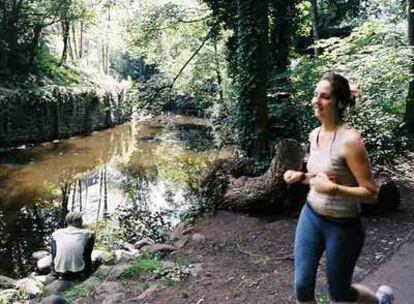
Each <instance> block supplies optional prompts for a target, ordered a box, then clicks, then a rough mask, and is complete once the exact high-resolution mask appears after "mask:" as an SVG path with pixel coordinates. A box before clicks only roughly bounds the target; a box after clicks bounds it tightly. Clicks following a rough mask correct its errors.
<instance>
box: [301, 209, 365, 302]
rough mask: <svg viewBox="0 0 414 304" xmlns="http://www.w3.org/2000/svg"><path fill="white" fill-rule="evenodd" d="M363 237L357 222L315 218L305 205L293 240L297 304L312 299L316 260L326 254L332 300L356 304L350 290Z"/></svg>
mask: <svg viewBox="0 0 414 304" xmlns="http://www.w3.org/2000/svg"><path fill="white" fill-rule="evenodd" d="M364 238H365V233H364V229H363V227H362V225H361V221H360V218H359V217H357V218H347V219H332V218H327V217H324V216H322V215H319V214H317V213H316V212H315V211H314V210H313V209H312V207H311V206H309V205H308V204H307V203H306V204H305V205H304V207H303V209H302V212H301V214H300V217H299V222H298V225H297V228H296V237H295V253H294V254H295V295H296V298H297V300H298V301H300V302H305V301H312V300H314V298H315V295H314V291H315V280H316V272H317V269H318V265H319V260H320V258H321V256H322V253H323V252H324V251H326V261H327V265H326V266H327V277H328V285H329V294H330V297H331V300H333V301H337V302H341V301H342V302H355V301H356V299H357V297H358V292H357V291H356V289H355V288H353V287H352V286H351V281H352V273H353V271H354V267H355V263H356V261H357V259H358V256H359V254H360V253H361V249H362V245H363V243H364Z"/></svg>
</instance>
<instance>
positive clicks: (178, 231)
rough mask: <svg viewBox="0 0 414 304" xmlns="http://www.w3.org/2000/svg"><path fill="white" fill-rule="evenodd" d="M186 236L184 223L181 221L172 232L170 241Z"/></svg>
mask: <svg viewBox="0 0 414 304" xmlns="http://www.w3.org/2000/svg"><path fill="white" fill-rule="evenodd" d="M183 236H184V223H180V224H178V225H177V227H175V229H174V230H173V231H172V232H171V233H170V241H171V242H174V241H177V240H179V239H180V238H182V237H183Z"/></svg>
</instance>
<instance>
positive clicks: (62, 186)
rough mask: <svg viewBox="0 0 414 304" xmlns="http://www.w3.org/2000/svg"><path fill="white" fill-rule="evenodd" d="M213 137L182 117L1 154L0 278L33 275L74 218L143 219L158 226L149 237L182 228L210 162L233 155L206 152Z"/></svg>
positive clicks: (203, 127)
mask: <svg viewBox="0 0 414 304" xmlns="http://www.w3.org/2000/svg"><path fill="white" fill-rule="evenodd" d="M203 123H204V125H203ZM191 125H194V127H193V128H192V127H191ZM183 126H184V127H183ZM194 130H196V131H194ZM197 130H198V131H197ZM183 133H186V135H183ZM190 133H191V136H189V135H188V134H190ZM207 133H208V131H206V122H205V121H202V120H195V121H191V120H187V119H186V118H183V117H178V118H177V117H175V118H173V119H170V120H169V121H167V122H165V121H155V120H152V121H146V122H142V123H139V124H127V125H123V126H119V127H116V128H113V129H109V130H105V131H103V132H97V133H94V134H92V135H91V136H88V137H79V138H73V139H69V140H66V141H61V142H55V143H45V144H42V145H39V146H36V147H34V148H32V149H24V150H23V149H22V150H13V151H8V152H1V153H0V238H1V240H2V241H1V247H0V260H1V262H0V273H1V274H5V275H10V276H18V275H22V274H26V273H27V272H28V271H30V270H31V269H32V267H33V266H32V265H31V262H32V261H31V260H30V256H31V254H32V252H34V251H36V250H39V249H42V248H44V247H45V246H46V244H47V242H48V237H49V236H50V234H51V232H52V231H53V230H54V229H56V227H57V226H59V225H62V219H63V218H64V216H65V214H66V213H67V212H68V210H81V211H82V212H84V214H85V217H86V222H89V223H91V222H96V221H102V220H103V221H104V222H106V219H109V221H108V223H109V222H111V220H113V218H114V217H112V216H110V215H112V214H113V213H114V211H115V210H116V209H117V208H119V206H122V210H123V211H125V210H127V213H125V212H124V213H123V215H124V216H125V217H126V218H133V217H134V216H135V217H137V213H138V212H139V213H140V214H145V215H146V218H148V219H152V220H149V221H148V222H147V223H144V224H142V223H141V226H142V227H143V229H142V231H141V232H142V233H143V234H146V233H150V232H148V231H153V232H154V231H156V230H157V229H159V228H160V226H165V227H168V226H170V225H173V224H174V223H176V222H177V219H178V214H179V213H180V212H181V211H182V210H184V209H185V208H187V207H188V204H189V201H188V193H189V191H191V189H192V188H195V187H196V183H197V181H196V176H197V174H198V172H199V171H200V170H201V169H202V168H203V167H204V166H205V165H206V162H207V161H208V160H209V159H212V158H216V157H228V156H229V155H230V154H231V151H220V152H219V153H217V152H215V151H200V147H201V146H204V147H206V146H207V144H206V143H208V140H209V139H208V138H207V139H206V136H205V134H207ZM191 138H193V140H192V141H191ZM197 138H198V139H202V140H203V143H202V145H197ZM189 142H191V143H192V144H193V147H198V148H197V149H189V148H188V147H189V144H188V143H189ZM209 144H210V145H211V142H210V143H209ZM195 150H197V151H195ZM122 210H121V211H122ZM119 214H121V213H119ZM160 216H161V220H160ZM151 221H152V222H151ZM144 226H145V227H144ZM121 228H122V227H121ZM134 229H135V230H137V229H136V228H134ZM151 229H152V230H151ZM157 231H158V230H157ZM135 232H136V231H135ZM132 237H133V236H132Z"/></svg>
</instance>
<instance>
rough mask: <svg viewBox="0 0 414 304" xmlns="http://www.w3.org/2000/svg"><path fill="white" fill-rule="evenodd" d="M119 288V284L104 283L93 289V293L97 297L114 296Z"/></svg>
mask: <svg viewBox="0 0 414 304" xmlns="http://www.w3.org/2000/svg"><path fill="white" fill-rule="evenodd" d="M120 286H121V283H120V282H104V283H102V284H101V285H99V286H98V287H97V288H96V289H95V292H96V294H97V295H103V294H105V295H107V294H114V293H117V292H119V290H120Z"/></svg>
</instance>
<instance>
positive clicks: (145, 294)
mask: <svg viewBox="0 0 414 304" xmlns="http://www.w3.org/2000/svg"><path fill="white" fill-rule="evenodd" d="M160 288H161V285H160V284H158V283H156V284H154V285H151V286H150V287H149V288H148V289H146V290H145V291H144V292H143V293H141V294H140V295H139V296H138V297H136V298H134V301H139V300H144V299H145V298H147V297H149V296H150V295H152V294H153V293H155V292H156V291H157V290H159V289H160Z"/></svg>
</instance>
